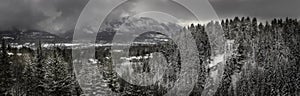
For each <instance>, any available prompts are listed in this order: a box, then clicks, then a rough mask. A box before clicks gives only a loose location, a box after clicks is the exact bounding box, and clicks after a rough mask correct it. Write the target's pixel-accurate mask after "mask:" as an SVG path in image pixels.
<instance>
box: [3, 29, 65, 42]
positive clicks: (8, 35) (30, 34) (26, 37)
mask: <svg viewBox="0 0 300 96" xmlns="http://www.w3.org/2000/svg"><path fill="white" fill-rule="evenodd" d="M0 38H2V39H5V40H6V41H7V42H10V43H21V44H22V43H33V42H38V41H41V42H47V43H56V42H66V40H65V39H64V38H62V37H59V36H57V35H54V34H51V33H49V32H45V31H39V30H16V29H15V30H6V31H0Z"/></svg>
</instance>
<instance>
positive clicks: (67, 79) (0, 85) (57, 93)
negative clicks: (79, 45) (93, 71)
mask: <svg viewBox="0 0 300 96" xmlns="http://www.w3.org/2000/svg"><path fill="white" fill-rule="evenodd" d="M70 55H71V51H70V50H63V49H60V48H58V47H57V48H53V49H45V48H42V47H41V44H40V43H38V46H37V49H35V50H33V49H30V48H26V47H22V48H12V47H10V45H9V44H6V42H5V40H2V44H1V52H0V56H1V64H0V70H1V71H0V95H1V96H3V95H4V96H61V95H77V96H78V95H80V94H81V93H82V92H81V89H80V87H79V85H78V83H77V81H76V79H75V74H74V73H73V69H72V68H73V67H72V65H71V64H72V63H71V62H72V61H71V57H70Z"/></svg>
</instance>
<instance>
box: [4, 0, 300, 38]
mask: <svg viewBox="0 0 300 96" xmlns="http://www.w3.org/2000/svg"><path fill="white" fill-rule="evenodd" d="M138 1H139V0H132V3H128V4H126V5H124V6H123V7H121V9H123V10H118V11H115V13H113V14H112V15H111V16H112V17H113V16H115V15H116V16H119V15H121V16H125V15H126V14H127V15H128V14H131V13H134V12H136V11H138V10H141V9H142V7H143V6H141V4H139V3H137V2H138ZM148 1H150V0H148ZM185 1H187V2H188V0H185ZM87 2H88V0H0V30H7V29H9V28H12V27H17V28H24V29H39V30H44V31H49V32H53V33H57V32H65V31H68V30H71V29H73V28H74V27H75V24H76V21H77V19H78V17H79V15H80V12H81V11H82V9H83V8H84V6H85V5H86V4H87ZM101 2H103V3H112V2H113V0H102V1H101ZM209 2H210V3H211V5H212V6H213V8H214V9H215V11H216V13H217V15H218V16H219V17H220V18H233V17H234V16H250V17H257V18H259V19H262V20H268V19H272V18H284V17H293V18H298V17H299V16H300V12H298V10H299V9H300V6H299V5H300V0H209ZM139 5H140V6H139ZM192 6H199V4H192ZM167 7H168V6H160V4H157V6H153V8H158V9H165V8H167ZM171 9H176V8H171ZM171 9H170V11H172V10H171ZM176 11H178V12H183V11H180V10H175V12H176ZM97 12H101V10H98V11H97Z"/></svg>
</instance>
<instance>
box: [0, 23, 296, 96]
mask: <svg viewBox="0 0 300 96" xmlns="http://www.w3.org/2000/svg"><path fill="white" fill-rule="evenodd" d="M183 30H189V31H191V32H192V35H193V37H194V39H195V40H196V44H197V48H198V51H199V58H200V60H201V61H202V62H205V61H210V60H211V58H210V57H214V56H216V55H218V54H226V62H225V68H224V70H225V71H224V73H223V77H222V78H221V84H220V86H219V87H218V89H217V91H216V93H215V94H214V96H286V95H287V96H297V95H300V21H299V20H297V19H291V18H285V19H274V20H272V21H267V22H264V23H263V22H258V21H257V19H256V18H249V17H242V18H239V17H235V18H233V19H226V20H222V21H220V22H210V23H208V24H205V25H201V24H191V25H190V26H187V27H185V28H184V29H183ZM229 41H233V43H232V44H231V43H230V44H229V43H228V42H229ZM42 44H43V42H38V43H37V44H36V48H28V47H25V46H24V47H20V48H17V47H12V46H11V44H10V43H8V42H6V40H5V39H2V40H1V48H0V49H1V50H0V51H1V52H0V58H1V60H0V95H1V96H2V95H6V96H79V95H82V94H84V93H83V90H90V91H95V92H96V91H97V92H96V93H97V94H99V95H106V94H110V93H112V92H115V93H119V94H120V95H124V96H132V95H133V96H141V95H154V96H156V95H162V94H163V93H165V92H159V93H155V92H156V91H155V90H154V93H153V92H151V91H153V90H152V89H151V87H149V88H150V89H149V90H147V89H143V88H140V86H133V85H128V84H127V83H126V84H124V81H122V80H120V78H119V77H118V76H117V75H116V73H115V72H112V70H111V69H112V68H109V67H112V66H110V65H111V64H112V60H111V58H106V57H109V56H110V49H111V48H110V47H105V48H103V47H99V48H96V58H95V59H96V60H95V61H97V62H96V63H97V64H98V65H99V73H98V72H96V73H97V74H101V75H102V78H101V79H103V80H102V81H103V83H101V84H100V85H101V86H102V88H100V90H94V89H82V88H81V87H80V86H79V83H78V82H77V80H76V76H75V72H74V69H73V64H72V62H73V61H72V49H67V48H64V47H58V46H57V47H51V48H44V47H42ZM229 45H230V46H231V47H230V46H229ZM154 49H155V48H154ZM154 49H153V50H154ZM207 49H211V50H207ZM155 50H156V49H155ZM162 50H168V49H163V48H162ZM133 51H135V50H133ZM139 52H140V53H139ZM135 53H136V55H143V54H146V53H147V52H144V51H137V52H135ZM229 53H230V54H229ZM167 56H169V55H167ZM167 58H168V57H167ZM199 65H202V63H200V64H199ZM212 70H213V69H206V71H203V73H205V74H206V75H203V73H199V74H200V75H199V78H198V84H196V85H195V88H194V90H193V91H192V92H191V96H198V95H200V94H201V92H202V90H203V88H204V85H203V84H205V82H204V79H205V78H206V76H207V75H208V74H209V71H212ZM162 89H163V88H162ZM148 91H149V92H148ZM163 91H165V90H163ZM91 94H93V92H91ZM212 94H213V93H212ZM86 95H89V93H86Z"/></svg>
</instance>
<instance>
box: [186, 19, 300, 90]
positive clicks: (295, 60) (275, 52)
mask: <svg viewBox="0 0 300 96" xmlns="http://www.w3.org/2000/svg"><path fill="white" fill-rule="evenodd" d="M188 29H189V30H191V31H192V33H194V34H196V35H194V36H196V37H195V39H196V40H198V43H199V42H203V41H199V38H200V39H202V40H205V39H203V38H207V37H209V41H210V46H211V48H212V52H211V54H212V56H214V55H216V54H224V53H230V52H229V51H232V54H230V56H227V58H226V67H225V73H224V74H223V77H222V84H221V85H220V86H219V88H218V90H217V93H216V94H215V95H216V96H249V95H255V96H276V95H280V96H282V95H299V94H300V77H299V76H300V62H299V61H300V57H299V55H300V53H299V52H300V44H299V43H300V38H299V37H300V21H299V20H297V19H290V18H286V19H285V20H283V19H274V20H272V21H271V22H268V21H266V22H258V21H257V19H256V18H249V17H246V18H245V17H242V18H239V17H235V18H234V19H226V20H222V21H221V22H210V23H208V24H207V25H200V24H199V25H194V24H192V25H191V26H189V27H188ZM206 35H207V36H206ZM201 36H202V37H201ZM203 36H204V37H203ZM229 41H234V43H233V47H232V49H228V48H227V47H226V46H228V42H229ZM206 48H207V46H206ZM222 51H223V52H222Z"/></svg>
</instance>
